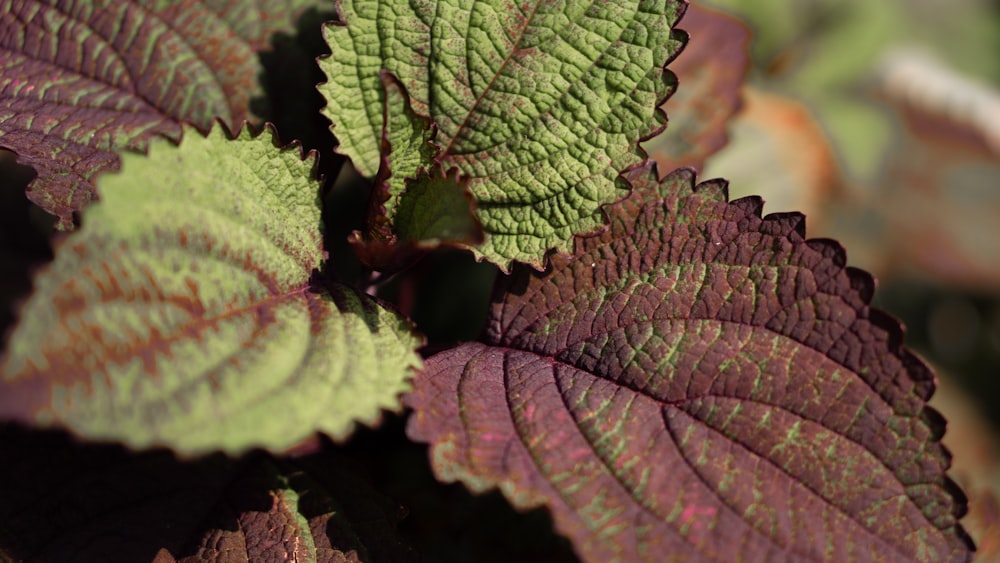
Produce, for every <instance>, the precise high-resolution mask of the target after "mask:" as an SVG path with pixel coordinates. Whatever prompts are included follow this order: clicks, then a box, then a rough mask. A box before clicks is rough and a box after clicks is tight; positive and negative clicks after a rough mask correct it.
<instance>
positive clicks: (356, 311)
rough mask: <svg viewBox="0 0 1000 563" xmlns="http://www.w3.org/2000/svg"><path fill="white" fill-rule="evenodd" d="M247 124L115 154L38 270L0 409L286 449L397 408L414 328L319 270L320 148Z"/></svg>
mask: <svg viewBox="0 0 1000 563" xmlns="http://www.w3.org/2000/svg"><path fill="white" fill-rule="evenodd" d="M275 142H276V141H275V139H274V138H273V133H268V134H265V135H262V136H259V137H256V138H255V137H253V135H251V133H250V131H249V129H244V130H243V131H242V133H240V135H239V136H238V137H237V138H236V139H234V140H229V139H227V138H226V136H225V134H224V133H223V132H222V128H221V127H216V128H215V129H214V131H213V132H212V133H211V134H210V136H209V137H208V138H205V137H202V136H201V135H200V134H198V132H197V131H194V130H191V129H189V130H187V131H186V132H185V139H184V141H183V142H182V143H181V145H180V146H179V147H178V146H174V145H173V144H172V143H171V142H169V141H166V140H160V141H156V142H155V143H154V146H153V147H152V148H151V154H150V156H149V157H146V156H144V155H136V154H126V155H124V156H123V162H124V166H123V171H122V172H120V173H118V174H111V175H105V176H102V177H101V178H100V179H99V181H98V188H99V192H100V196H101V201H100V202H99V203H97V204H95V205H93V206H91V207H90V208H88V209H87V210H86V212H85V213H84V216H83V219H84V223H83V227H82V228H81V229H80V230H79V231H78V232H75V233H73V234H72V235H70V236H69V237H68V238H67V239H66V240H65V241H64V242H63V243H62V244H61V245H60V246H59V247H58V248H57V250H56V256H55V260H54V261H53V263H52V264H51V265H49V266H48V267H47V268H46V269H45V270H43V271H42V272H41V273H40V274H39V275H38V277H37V278H36V280H35V290H34V293H33V294H32V296H31V298H30V299H29V300H28V302H27V303H26V304H25V305H24V308H23V309H22V311H21V313H20V319H21V320H20V323H19V324H18V326H17V327H16V328H15V330H14V332H13V334H12V335H11V337H10V339H9V342H8V343H7V351H6V354H5V355H4V356H3V357H2V359H0V417H2V418H4V419H13V420H18V421H23V422H27V423H30V424H32V425H36V426H52V425H57V426H64V427H66V428H68V429H70V430H72V431H73V432H75V433H77V434H80V435H82V436H84V437H86V438H89V439H102V440H108V439H111V440H119V441H123V442H125V443H126V444H128V445H129V446H131V447H135V448H145V447H150V446H153V445H164V446H169V447H170V448H172V449H174V450H175V451H178V452H181V453H184V454H197V453H201V452H206V451H213V450H223V451H226V452H230V453H239V452H243V451H246V450H248V449H250V448H253V447H264V448H267V449H270V450H274V451H282V450H285V449H287V448H290V447H292V446H294V445H295V444H297V443H299V442H301V441H302V440H304V439H306V438H308V437H310V436H311V435H313V434H314V433H315V432H317V431H321V432H324V433H326V434H328V435H330V436H333V437H335V438H343V437H345V436H346V435H348V434H349V433H350V432H351V430H352V428H353V426H354V423H355V421H361V422H366V423H371V422H374V421H376V420H377V419H378V417H379V415H380V411H381V409H395V408H398V406H399V398H398V396H399V395H400V394H401V393H402V392H404V391H406V390H407V389H408V388H409V384H408V382H407V380H408V377H409V374H410V371H411V369H412V368H413V367H415V366H417V365H419V358H418V357H417V355H416V353H415V352H414V349H415V348H416V346H418V345H419V341H418V339H417V338H416V337H414V336H413V335H412V334H411V333H410V331H409V328H408V326H407V324H406V322H405V321H403V320H402V319H401V318H400V317H398V316H397V315H396V314H395V313H393V312H390V311H388V310H386V309H385V308H384V307H382V306H381V305H380V304H378V303H376V302H375V301H373V300H372V299H370V298H369V297H367V296H365V295H362V294H359V293H358V292H356V291H354V290H352V289H350V288H347V287H345V286H341V285H339V284H336V283H333V282H328V281H325V280H323V279H322V278H321V277H319V276H317V275H316V270H317V269H318V268H319V267H320V266H321V265H322V263H323V260H324V258H325V253H324V251H323V249H322V233H321V229H320V225H321V222H320V189H319V184H318V182H316V181H315V180H314V179H313V178H312V168H313V165H314V162H313V160H314V159H313V158H311V157H310V158H308V159H307V161H306V162H303V161H302V159H301V156H300V153H299V151H298V150H297V149H296V148H294V147H292V148H288V149H279V148H276V147H275Z"/></svg>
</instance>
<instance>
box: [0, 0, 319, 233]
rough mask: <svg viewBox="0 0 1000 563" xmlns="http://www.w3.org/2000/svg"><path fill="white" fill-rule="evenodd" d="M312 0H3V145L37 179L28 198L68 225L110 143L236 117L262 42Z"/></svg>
mask: <svg viewBox="0 0 1000 563" xmlns="http://www.w3.org/2000/svg"><path fill="white" fill-rule="evenodd" d="M320 5H322V4H321V2H319V1H317V0H252V1H248V0H184V1H180V2H152V1H147V0H105V1H103V2H66V1H62V0H14V1H13V3H9V6H8V7H6V8H5V9H4V10H0V52H3V56H2V57H0V147H3V148H7V149H10V150H12V151H14V152H16V153H17V154H18V160H19V162H20V163H21V164H25V165H28V166H32V167H33V168H34V169H35V170H36V171H37V172H38V179H37V180H35V181H34V182H33V183H32V184H31V185H30V186H29V189H28V197H29V198H30V199H31V200H32V201H34V202H35V203H37V204H38V205H39V206H41V207H42V208H43V209H45V210H46V211H48V212H50V213H52V214H53V215H56V216H57V217H59V221H60V222H59V226H60V228H63V229H67V228H70V227H72V224H73V219H72V214H73V212H75V211H79V210H80V209H82V208H83V207H84V206H85V205H86V204H87V203H88V202H90V200H91V199H92V198H93V196H94V186H93V183H92V181H93V178H94V176H95V175H96V174H97V173H99V172H102V171H106V170H114V169H117V168H118V165H119V160H118V156H117V155H116V154H115V151H119V150H123V149H125V150H134V151H139V152H144V151H145V150H146V147H147V145H148V143H149V141H150V140H151V139H153V138H155V137H157V136H160V135H165V136H168V137H171V138H174V139H177V138H178V136H179V135H180V133H181V125H180V123H181V122H188V123H193V124H195V125H197V126H199V127H200V128H202V129H203V130H207V129H208V128H210V127H211V125H212V120H213V119H215V118H219V119H222V120H223V121H224V122H226V123H227V124H228V125H229V126H231V127H232V126H236V125H238V124H239V123H240V122H241V121H242V120H244V119H246V118H247V117H249V104H250V99H251V98H252V97H253V96H254V95H257V94H258V93H259V88H258V83H257V76H258V75H259V74H260V72H261V69H260V65H259V64H258V53H259V52H260V51H261V50H264V49H266V48H269V43H268V41H269V39H270V36H271V35H272V34H273V33H275V32H276V31H288V30H291V29H292V28H293V23H294V21H295V19H296V18H297V17H298V16H299V15H301V14H302V13H303V11H304V10H305V9H306V8H308V7H310V6H320Z"/></svg>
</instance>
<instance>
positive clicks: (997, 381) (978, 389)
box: [875, 280, 1000, 427]
mask: <svg viewBox="0 0 1000 563" xmlns="http://www.w3.org/2000/svg"><path fill="white" fill-rule="evenodd" d="M875 304H876V305H877V306H878V307H880V308H884V309H886V310H887V311H890V312H891V313H892V314H893V315H894V316H896V317H898V318H899V319H900V320H901V321H902V322H903V323H904V324H905V325H906V327H907V331H906V345H907V346H908V347H912V348H913V349H914V350H916V351H917V352H918V353H920V354H921V355H922V356H923V357H925V358H927V359H928V360H929V361H930V362H931V363H932V364H933V365H934V366H936V367H937V368H939V369H940V370H942V371H944V372H946V373H947V374H948V375H949V376H951V377H952V378H953V379H955V380H956V381H957V382H959V383H960V384H961V385H962V386H963V387H965V388H966V389H968V391H969V395H970V396H971V397H973V398H975V400H976V401H977V402H978V404H979V406H980V407H981V408H982V411H983V413H985V414H987V415H988V416H989V418H990V421H991V422H992V423H993V424H994V426H995V427H1000V405H998V404H997V402H996V400H995V398H996V397H998V396H1000V377H997V374H998V373H1000V295H998V294H992V293H988V292H983V291H963V290H961V289H957V288H950V289H949V288H942V287H940V286H936V285H933V284H930V283H925V282H920V281H916V280H909V281H904V280H899V281H894V282H892V283H890V284H886V285H885V286H883V287H881V288H879V290H878V291H877V292H876V293H875Z"/></svg>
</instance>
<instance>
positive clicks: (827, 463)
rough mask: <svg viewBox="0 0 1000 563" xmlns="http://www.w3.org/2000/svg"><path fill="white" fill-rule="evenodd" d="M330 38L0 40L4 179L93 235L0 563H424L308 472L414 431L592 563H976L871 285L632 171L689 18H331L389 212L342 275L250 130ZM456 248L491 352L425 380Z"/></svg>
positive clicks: (274, 2) (785, 232) (463, 476)
mask: <svg viewBox="0 0 1000 563" xmlns="http://www.w3.org/2000/svg"><path fill="white" fill-rule="evenodd" d="M317 6H320V7H322V5H321V4H319V3H318V2H316V3H314V2H308V1H305V0H303V1H295V0H270V1H267V0H259V1H257V2H250V1H249V0H247V1H241V0H228V1H224V0H220V1H208V0H202V1H197V0H188V1H178V2H165V3H164V2H140V1H136V0H132V1H128V0H106V1H104V2H95V3H71V2H61V1H58V0H51V1H42V0H23V1H21V2H17V3H15V4H13V5H11V6H10V7H9V9H8V10H7V11H6V13H4V14H2V15H0V17H2V18H3V19H2V20H0V25H2V26H3V28H2V33H0V42H2V48H3V51H0V52H2V56H3V57H4V59H3V60H4V61H5V63H6V64H5V65H4V66H3V68H2V74H0V83H2V84H3V88H2V89H0V108H2V110H3V119H2V121H0V146H3V147H5V148H7V149H10V150H12V151H14V152H15V153H16V154H17V155H18V159H19V161H20V162H21V163H23V164H27V165H30V166H32V167H33V168H35V170H36V172H37V178H36V179H35V180H34V181H33V182H32V184H31V185H30V186H29V188H28V195H29V197H30V198H31V199H32V201H35V202H36V203H38V204H39V205H41V206H42V207H43V208H44V209H46V210H48V211H49V212H51V213H53V214H55V215H56V216H57V217H58V226H59V227H61V228H63V229H72V228H73V227H74V226H75V225H76V223H77V222H79V223H80V225H79V228H78V229H77V230H76V231H75V232H72V233H70V234H68V235H65V237H64V238H62V240H60V241H59V242H58V244H57V245H56V251H55V256H54V259H53V260H52V262H51V263H50V264H48V265H46V266H44V267H43V268H41V269H40V270H39V272H38V273H37V275H36V277H35V281H34V289H33V292H32V294H31V295H30V297H28V298H27V300H26V301H25V302H24V304H23V306H22V307H21V309H20V312H19V321H18V323H17V325H16V326H15V328H14V329H13V331H12V332H11V334H10V336H9V338H8V340H7V343H6V351H5V353H4V356H3V358H2V364H0V365H2V368H0V369H2V379H0V384H2V388H0V416H3V418H4V419H5V420H7V421H11V422H14V423H17V424H18V425H19V427H21V428H23V427H28V428H35V429H36V430H34V432H27V431H25V430H16V429H6V430H5V431H4V436H5V439H4V440H3V441H2V443H0V446H2V449H3V450H4V454H5V455H4V459H6V460H15V462H13V463H10V462H8V463H7V464H6V465H7V466H6V468H5V469H3V470H2V474H3V479H4V482H5V483H6V484H7V486H6V487H5V488H4V489H3V491H2V494H3V496H2V497H0V507H2V509H0V522H2V525H0V542H2V544H0V549H3V550H4V553H5V555H7V556H9V557H11V558H15V559H20V558H26V559H30V558H37V559H45V560H58V559H70V558H81V557H82V558H85V559H86V558H90V559H102V558H104V559H107V558H108V557H111V556H112V555H114V556H121V555H122V554H128V555H129V557H130V558H133V559H155V560H157V561H168V560H176V559H185V560H204V559H218V558H236V559H242V560H261V559H266V558H272V557H273V558H291V559H295V560H300V559H301V560H341V559H343V558H348V559H371V560H404V559H410V558H412V557H414V556H415V554H414V552H413V551H412V550H411V549H409V548H408V547H406V545H405V542H403V541H401V540H400V539H399V538H398V537H396V536H394V529H395V522H396V520H397V519H398V517H399V514H398V511H396V510H394V508H393V506H394V505H393V504H392V501H389V500H387V499H386V498H385V497H384V496H383V495H381V494H379V493H377V492H374V491H372V490H370V489H369V488H368V486H367V485H364V484H363V479H361V480H359V478H358V477H357V476H356V475H353V474H351V471H350V467H349V466H350V462H347V461H344V460H343V459H342V457H340V455H341V452H340V448H338V447H337V446H334V445H331V444H326V445H322V444H319V445H318V444H317V442H316V440H314V439H313V437H314V436H315V435H316V434H317V433H321V434H323V435H326V436H329V437H331V438H333V439H335V440H338V441H342V440H344V439H347V437H348V436H350V435H351V434H352V433H354V432H356V423H357V422H362V423H365V424H374V423H375V422H377V421H378V420H379V418H380V416H382V415H381V413H382V411H383V410H399V409H400V408H402V407H403V405H404V404H405V406H406V407H408V408H409V409H411V410H412V414H410V418H409V424H408V427H407V430H406V432H407V436H408V437H409V438H410V439H411V440H414V441H416V442H420V443H426V444H429V447H430V459H431V465H432V468H433V471H434V474H435V475H436V476H437V478H438V479H440V480H442V481H445V482H450V481H461V482H462V483H464V484H465V485H466V486H467V487H468V488H469V489H471V490H472V491H474V492H483V491H486V490H489V489H494V488H497V489H499V490H500V491H501V492H502V493H503V495H504V496H505V497H506V498H507V500H508V501H509V502H510V503H511V504H512V505H513V506H515V507H517V508H519V509H528V508H533V507H546V508H547V509H548V510H549V511H550V513H551V515H552V520H553V523H554V527H555V529H556V530H557V531H558V532H559V533H561V534H563V535H565V536H566V537H567V538H568V539H569V540H570V542H571V543H572V546H573V549H574V550H575V553H576V555H577V556H578V557H579V558H581V559H584V560H590V561H605V560H622V561H628V560H655V561H661V560H688V559H705V560H725V561H730V560H737V559H742V560H760V561H764V560H776V559H790V560H798V559H826V560H844V559H852V560H924V561H964V560H968V559H970V558H971V553H972V542H971V540H970V539H969V538H968V536H967V535H966V533H965V532H964V530H963V529H962V526H961V525H960V524H959V522H958V519H959V518H960V517H961V516H962V515H963V513H964V511H965V499H964V497H963V495H962V493H961V491H960V490H959V489H958V488H957V487H956V486H955V484H954V483H953V482H952V481H951V480H950V479H949V478H948V476H947V475H946V471H947V469H948V465H949V454H948V452H947V451H946V450H945V449H944V447H943V446H941V444H940V438H941V435H942V433H943V430H944V421H943V420H942V419H941V417H940V415H938V414H937V413H936V412H935V411H933V410H932V409H930V408H929V407H928V406H927V400H928V398H929V397H930V395H931V393H932V392H933V389H934V380H933V376H932V374H931V373H930V371H929V370H928V369H927V368H926V366H924V364H923V363H922V362H921V361H920V360H919V359H917V358H916V357H915V356H914V355H913V354H912V353H910V352H909V351H907V350H906V349H905V348H903V346H902V330H901V328H900V326H899V324H898V323H897V322H896V321H894V320H892V319H891V318H889V317H888V316H886V315H885V314H883V313H881V312H879V311H877V310H875V309H873V308H871V306H870V302H871V298H872V292H873V288H874V281H873V280H872V278H871V277H870V276H868V275H867V274H865V273H863V272H861V271H858V270H854V269H851V268H849V267H847V266H846V265H845V264H846V260H845V253H844V251H843V249H842V248H841V247H840V246H839V245H837V244H836V243H835V242H833V241H828V240H808V239H806V238H805V227H804V219H803V217H802V216H800V215H797V214H782V215H772V216H767V217H761V208H762V202H761V201H760V200H759V199H756V198H747V199H741V200H738V201H734V202H729V201H727V200H728V198H727V195H726V184H725V182H723V181H719V180H715V181H709V182H703V183H700V184H698V183H697V182H696V181H695V179H694V173H693V171H692V170H691V169H687V168H681V169H679V170H676V171H674V172H670V173H669V174H666V175H662V177H661V173H660V171H659V170H658V168H657V167H656V166H655V165H654V164H652V163H651V162H649V161H648V160H647V159H646V157H645V153H644V151H643V150H642V149H641V148H640V145H639V143H640V142H641V141H644V140H646V139H648V138H650V137H653V136H655V135H657V134H659V133H660V132H661V130H662V129H663V128H664V126H665V124H666V116H665V115H664V113H663V112H662V111H661V110H660V109H659V108H660V106H661V105H662V103H663V102H664V100H665V99H666V98H667V97H668V96H669V94H670V93H671V92H672V91H673V90H674V88H675V86H676V78H675V76H674V75H673V74H672V73H671V72H670V71H669V70H667V67H666V65H667V63H669V62H670V61H671V60H672V59H673V58H674V57H676V56H677V55H678V54H679V53H680V51H681V49H682V47H683V45H684V43H685V42H686V39H687V36H686V34H685V33H684V32H682V31H679V29H678V25H679V24H678V22H679V21H680V20H681V17H682V15H683V14H684V12H685V10H686V9H687V5H686V3H684V2H681V1H678V0H655V1H654V0H633V1H627V2H593V3H587V2H572V1H569V2H556V1H550V0H531V1H526V2H523V3H521V4H515V3H510V2H501V1H499V0H496V1H481V2H459V1H457V0H440V1H420V2H408V1H405V0H380V1H375V2H355V1H353V0H341V1H340V2H339V3H337V4H336V19H335V21H333V22H331V23H329V24H327V25H326V26H325V27H324V28H323V30H324V36H325V38H326V41H327V43H328V45H329V47H330V50H331V54H330V56H328V57H325V58H321V59H320V60H319V61H318V64H319V68H320V69H321V70H322V72H323V73H324V74H325V77H326V81H325V82H324V83H322V84H320V85H319V87H318V88H319V92H320V93H321V94H322V96H323V98H324V100H325V102H326V107H325V109H323V114H324V115H325V116H326V117H327V118H329V120H330V121H331V122H332V130H333V133H334V134H335V135H336V137H337V140H338V141H339V145H338V146H337V149H336V150H337V151H338V152H339V154H341V155H345V156H347V157H349V159H350V162H351V164H352V165H353V168H354V169H355V170H356V171H357V172H358V173H360V174H361V175H362V176H364V177H366V178H369V179H370V180H371V189H370V194H369V197H368V203H367V204H365V205H361V206H358V207H357V209H353V210H349V213H352V214H354V215H356V216H359V217H361V218H362V219H363V220H362V221H361V222H360V227H361V228H359V229H357V230H356V231H355V232H353V233H351V235H350V246H347V245H343V244H339V243H341V242H342V241H341V240H330V237H329V231H336V232H340V231H342V230H351V229H344V228H343V225H334V226H329V225H328V228H327V230H328V236H327V246H328V247H329V248H331V249H332V250H333V254H332V256H331V255H330V251H327V250H324V237H323V232H322V229H321V227H322V226H323V225H324V220H323V213H324V208H323V206H324V204H325V203H326V204H328V203H329V202H330V201H331V200H330V198H328V197H326V195H327V194H326V193H325V192H324V183H323V182H322V181H321V179H320V178H319V177H318V174H317V157H316V155H315V154H309V155H306V156H305V157H303V156H302V153H301V151H300V149H299V148H298V147H296V146H284V147H283V146H282V145H281V143H280V142H279V141H278V138H277V134H276V132H275V130H274V128H273V127H268V128H266V129H265V130H264V131H262V132H255V131H254V129H253V128H252V127H251V126H249V125H244V124H243V120H244V119H246V118H248V117H251V116H252V113H253V112H251V109H250V104H249V100H250V99H251V97H252V96H254V95H256V94H255V92H256V91H255V88H256V86H255V82H254V81H253V80H251V77H254V76H256V73H257V72H258V71H257V69H256V66H255V63H254V61H253V59H254V57H255V55H256V53H258V52H260V51H261V49H263V48H265V47H266V38H268V37H269V36H270V35H271V34H273V33H277V32H288V31H290V30H291V27H290V26H291V22H293V21H295V20H296V19H297V18H298V17H299V15H300V14H301V13H302V12H303V10H305V9H306V8H309V7H317ZM710 21H711V19H709V22H710ZM695 37H697V36H695ZM727 99H730V100H731V97H729V98H727ZM676 111H683V106H681V107H680V108H678V109H677V110H676ZM213 119H217V120H219V121H221V122H222V124H218V123H217V124H215V125H213V124H212V121H213ZM320 119H321V118H320V116H319V115H317V116H316V121H317V122H318V121H319V120H320ZM692 127H693V128H694V129H697V127H696V126H692ZM227 131H234V133H233V134H229V133H228V132H227ZM690 131H691V129H688V130H687V133H688V134H690ZM203 133H205V134H203ZM667 134H669V131H668V133H667ZM706 134H710V135H717V132H715V131H712V132H709V133H706ZM163 136H166V137H167V138H166V139H164V138H162V137H163ZM684 143H687V144H689V145H692V146H700V145H702V144H706V143H699V142H696V141H692V140H691V139H685V140H684ZM713 143H714V141H713ZM716 144H717V143H716ZM668 145H669V144H668ZM129 151H138V153H136V152H129ZM321 156H323V158H328V157H329V156H330V155H321ZM701 156H704V155H701ZM328 160H329V161H331V162H339V161H338V160H337V159H336V158H328ZM119 166H120V169H121V170H120V172H118V173H102V172H106V171H108V170H113V169H115V168H118V167H119ZM95 196H96V199H97V201H95V202H93V203H88V202H90V201H91V200H92V199H94V198H95ZM326 211H327V212H328V213H329V212H330V210H329V209H327V210H326ZM337 211H341V210H337ZM78 213H79V217H78ZM77 219H79V221H77ZM352 228H353V227H352ZM442 246H448V247H457V248H460V249H462V251H463V252H469V253H471V254H472V255H474V256H475V258H477V259H478V260H483V261H486V262H489V263H492V264H494V265H496V266H497V267H498V268H499V270H500V271H501V272H502V274H501V275H500V277H499V278H498V281H497V284H496V287H495V290H494V296H493V299H492V303H491V305H490V306H489V312H488V318H487V321H486V328H485V330H484V331H483V334H482V336H481V337H480V338H479V339H478V340H477V341H474V342H464V343H460V344H458V345H454V346H450V345H447V343H445V342H442V341H441V339H435V338H432V339H431V341H430V342H427V344H428V345H427V346H425V347H423V348H421V346H422V343H423V342H425V339H424V337H422V336H421V335H420V334H419V330H420V328H421V327H420V326H417V327H415V328H414V327H412V326H411V324H410V322H409V321H408V320H407V318H406V316H407V313H408V312H410V311H412V310H413V306H412V303H411V304H407V301H412V300H413V299H414V298H413V297H412V296H411V297H408V298H404V296H405V295H409V294H412V293H413V289H412V287H413V285H414V283H415V282H414V277H413V276H414V274H413V272H414V271H420V272H421V274H420V275H421V276H423V277H425V278H427V279H423V280H420V281H421V283H423V284H427V283H431V284H433V283H435V281H436V280H437V279H438V278H435V272H434V271H432V270H431V271H428V270H427V269H423V270H421V269H420V268H419V262H420V261H421V260H427V258H426V256H427V255H428V253H432V252H435V249H437V248H439V247H442ZM355 256H356V257H357V259H358V260H359V261H360V264H361V266H360V270H361V271H360V274H359V275H356V276H353V277H352V276H350V275H344V274H341V275H340V276H339V277H338V276H337V275H335V273H334V272H335V270H334V267H333V265H336V264H338V263H341V262H349V261H351V260H352V259H354V257H355ZM348 270H349V269H348ZM393 277H394V278H395V279H396V280H400V281H399V282H398V283H399V284H400V285H402V286H403V287H402V289H398V291H397V292H396V294H395V301H396V302H395V303H393V302H391V301H392V293H391V292H390V291H389V289H388V288H389V286H391V285H392V282H391V280H392V279H393ZM387 280H390V281H387ZM408 284H409V285H408ZM407 288H409V289H407ZM379 297H381V298H379ZM419 297H420V294H419V292H418V294H417V298H419ZM418 352H419V353H418ZM421 356H423V359H422V358H421ZM46 428H60V429H65V430H68V431H70V432H72V433H73V434H75V435H76V436H77V438H78V439H79V440H81V441H102V442H104V441H114V442H119V443H122V444H125V445H127V446H128V447H129V448H131V449H133V450H137V451H139V452H142V451H144V450H148V449H150V448H158V449H159V450H157V451H152V452H147V453H127V452H124V451H122V450H121V449H114V448H111V447H110V446H83V445H75V444H73V443H68V442H67V440H66V439H65V438H63V437H61V436H58V435H57V436H55V437H53V436H52V435H51V434H50V433H48V432H44V431H43V430H42V429H46ZM303 444H304V445H303ZM162 448H167V449H169V450H172V452H173V453H168V452H163V451H162ZM261 450H264V451H261ZM289 452H294V453H296V454H297V455H292V456H289V455H285V454H288V453H289ZM304 453H307V454H308V455H303V454H304ZM174 456H180V457H181V458H183V459H189V461H178V460H176V459H175V458H174ZM193 458H197V459H193ZM70 460H73V461H70ZM11 483H29V484H32V485H31V486H27V487H21V488H18V489H17V490H15V489H13V488H11V487H13V485H10V484H11ZM53 483H58V484H59V485H58V486H56V487H55V488H53V487H54V485H53ZM356 483H357V484H356ZM52 490H54V491H56V492H54V493H50V492H47V491H52ZM59 491H62V494H59ZM62 502H65V503H67V504H68V505H69V508H68V509H66V511H65V514H62V515H61V516H59V517H58V518H54V519H53V518H49V515H50V514H51V513H52V512H53V511H58V509H57V508H54V506H58V505H59V503H62ZM151 518H159V519H160V520H159V521H158V522H160V523H158V524H156V525H155V526H147V527H144V528H143V529H142V531H141V533H137V532H132V531H128V532H123V531H122V530H123V529H128V530H131V529H132V528H131V527H130V526H132V524H131V523H132V522H134V521H136V520H148V519H151Z"/></svg>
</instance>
